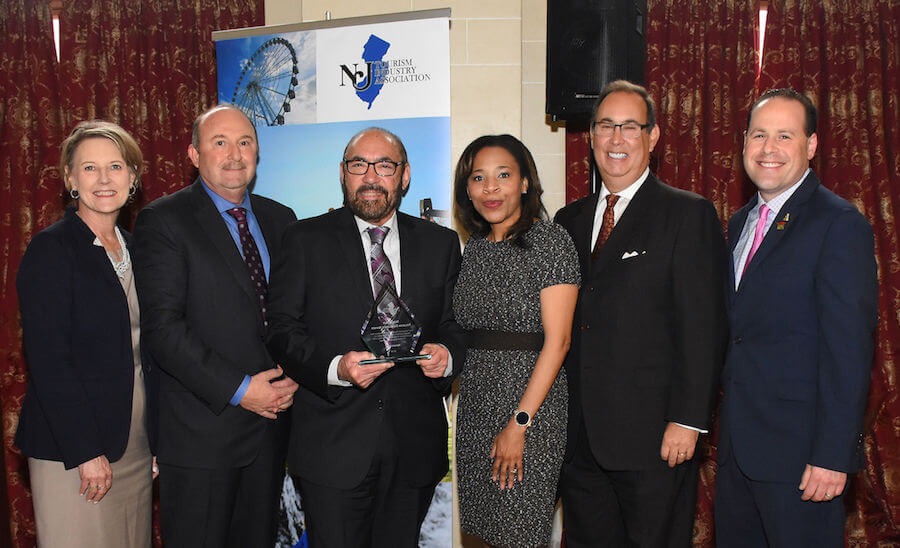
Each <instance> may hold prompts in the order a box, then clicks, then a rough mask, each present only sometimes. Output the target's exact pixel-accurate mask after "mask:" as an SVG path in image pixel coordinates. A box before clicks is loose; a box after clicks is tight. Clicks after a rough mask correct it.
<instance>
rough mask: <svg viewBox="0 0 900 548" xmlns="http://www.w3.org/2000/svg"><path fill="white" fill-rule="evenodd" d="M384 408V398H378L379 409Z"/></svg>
mask: <svg viewBox="0 0 900 548" xmlns="http://www.w3.org/2000/svg"><path fill="white" fill-rule="evenodd" d="M382 409H384V400H378V410H379V411H381V410H382Z"/></svg>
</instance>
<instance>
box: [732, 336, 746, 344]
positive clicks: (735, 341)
mask: <svg viewBox="0 0 900 548" xmlns="http://www.w3.org/2000/svg"><path fill="white" fill-rule="evenodd" d="M743 341H744V339H742V338H741V337H735V338H734V344H741V343H742V342H743Z"/></svg>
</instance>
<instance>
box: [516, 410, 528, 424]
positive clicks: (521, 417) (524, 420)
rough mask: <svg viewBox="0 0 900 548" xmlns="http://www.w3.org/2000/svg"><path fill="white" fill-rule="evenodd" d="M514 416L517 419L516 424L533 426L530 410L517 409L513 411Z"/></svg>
mask: <svg viewBox="0 0 900 548" xmlns="http://www.w3.org/2000/svg"><path fill="white" fill-rule="evenodd" d="M513 417H514V418H515V420H516V424H518V425H519V426H525V427H528V426H531V415H529V414H528V411H524V410H522V409H516V411H515V413H513Z"/></svg>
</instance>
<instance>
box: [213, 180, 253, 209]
mask: <svg viewBox="0 0 900 548" xmlns="http://www.w3.org/2000/svg"><path fill="white" fill-rule="evenodd" d="M200 182H201V183H203V190H205V191H206V194H207V195H208V196H209V197H210V199H212V201H213V204H215V206H216V209H218V210H219V213H225V212H226V211H228V210H229V209H233V208H235V207H242V208H244V209H246V210H247V211H251V208H250V193H249V192H244V201H242V202H241V203H239V204H233V203H231V202H229V201H228V200H226V199H225V198H223V197H221V196H219V195H218V194H216V193H215V192H213V191H212V190H211V189H210V188H209V187H208V186H206V181H204V180H203V179H200Z"/></svg>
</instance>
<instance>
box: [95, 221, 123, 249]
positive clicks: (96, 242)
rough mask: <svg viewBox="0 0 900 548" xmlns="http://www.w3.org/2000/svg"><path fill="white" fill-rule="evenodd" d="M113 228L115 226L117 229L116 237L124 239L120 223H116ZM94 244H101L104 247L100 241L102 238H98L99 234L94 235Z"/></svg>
mask: <svg viewBox="0 0 900 548" xmlns="http://www.w3.org/2000/svg"><path fill="white" fill-rule="evenodd" d="M113 228H114V229H115V231H116V238H118V239H120V240H121V239H122V231H121V230H119V225H116V226H114V227H113ZM94 245H96V246H99V247H103V243H102V242H100V238H98V237H97V236H94Z"/></svg>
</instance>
